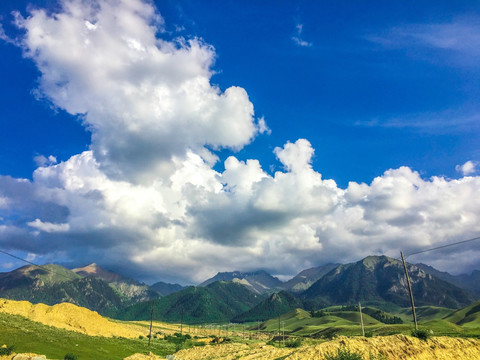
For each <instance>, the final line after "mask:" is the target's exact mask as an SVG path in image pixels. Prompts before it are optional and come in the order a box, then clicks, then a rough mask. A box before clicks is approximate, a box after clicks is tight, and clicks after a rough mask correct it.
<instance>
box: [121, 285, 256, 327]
mask: <svg viewBox="0 0 480 360" xmlns="http://www.w3.org/2000/svg"><path fill="white" fill-rule="evenodd" d="M262 299H263V297H262V296H260V295H257V294H254V293H253V292H251V291H250V290H248V289H247V288H246V287H245V286H243V285H239V284H236V283H233V282H223V281H218V282H215V283H212V284H210V285H208V286H205V287H195V286H190V287H188V288H186V289H183V290H181V291H178V292H175V293H173V294H170V295H168V296H165V297H163V298H161V299H156V300H154V301H153V304H154V307H153V318H154V319H155V320H162V321H170V322H180V321H181V320H182V318H183V322H184V323H192V324H194V323H195V324H199V323H218V322H228V321H230V319H232V318H233V317H235V316H237V315H238V314H240V313H243V312H245V311H247V310H248V309H250V308H251V307H253V306H255V305H256V304H258V302H259V301H261V300H262ZM151 307H152V302H151V301H149V302H142V303H138V304H135V305H133V306H130V307H128V308H127V309H125V310H124V311H123V310H122V311H120V312H119V313H118V314H117V316H116V317H118V318H119V319H122V320H147V319H150V314H151Z"/></svg>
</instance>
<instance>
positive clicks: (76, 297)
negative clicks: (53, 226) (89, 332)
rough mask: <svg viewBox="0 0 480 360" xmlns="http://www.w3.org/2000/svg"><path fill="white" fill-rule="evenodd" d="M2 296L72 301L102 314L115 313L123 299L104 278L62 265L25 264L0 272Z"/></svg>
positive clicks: (34, 299)
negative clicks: (39, 265)
mask: <svg viewBox="0 0 480 360" xmlns="http://www.w3.org/2000/svg"><path fill="white" fill-rule="evenodd" d="M0 297H2V298H5V299H11V300H27V301H30V302H33V303H44V304H47V305H55V304H59V303H61V302H69V303H72V304H75V305H78V306H83V307H86V308H88V309H90V310H95V311H98V312H99V313H100V314H102V315H112V314H113V313H115V312H116V311H117V310H118V309H119V308H120V307H121V306H122V300H121V296H120V294H118V293H117V292H116V291H115V290H114V289H113V288H112V287H110V286H109V285H108V284H107V283H106V282H105V281H103V280H100V279H96V278H93V277H86V278H82V277H81V276H79V275H77V274H76V273H74V272H72V271H70V270H68V269H65V268H63V267H61V266H59V265H44V266H42V267H41V268H39V267H37V266H30V265H29V266H24V267H22V268H19V269H16V270H14V271H11V272H9V273H2V274H0Z"/></svg>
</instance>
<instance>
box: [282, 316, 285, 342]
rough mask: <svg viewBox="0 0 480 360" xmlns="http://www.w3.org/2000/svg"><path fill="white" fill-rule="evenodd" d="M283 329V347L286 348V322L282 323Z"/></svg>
mask: <svg viewBox="0 0 480 360" xmlns="http://www.w3.org/2000/svg"><path fill="white" fill-rule="evenodd" d="M282 328H283V346H285V321H282Z"/></svg>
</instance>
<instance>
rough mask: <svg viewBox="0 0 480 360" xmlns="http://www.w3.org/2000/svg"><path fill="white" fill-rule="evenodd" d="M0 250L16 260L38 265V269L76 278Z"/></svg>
mask: <svg viewBox="0 0 480 360" xmlns="http://www.w3.org/2000/svg"><path fill="white" fill-rule="evenodd" d="M0 252H1V253H3V254H5V255H8V256H11V257H13V258H15V259H18V260H21V261H23V262H26V263H27V264H30V265H33V266H36V267H38V268H40V269H42V270H45V271H48V272H49V273H52V274H57V275H60V276H63V277H64V278H67V279H68V280H76V278H71V277H70V276H67V275H65V274H62V273H59V272H56V271H55V270H52V269H49V268H47V267H45V266H44V265H38V264H35V263H33V262H31V261H28V260H26V259H23V258H21V257H19V256H16V255H13V254H10V253H8V252H6V251H4V250H1V249H0Z"/></svg>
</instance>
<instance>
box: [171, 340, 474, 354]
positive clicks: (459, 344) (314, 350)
mask: <svg viewBox="0 0 480 360" xmlns="http://www.w3.org/2000/svg"><path fill="white" fill-rule="evenodd" d="M342 346H347V347H349V348H350V350H352V351H355V352H358V353H361V354H363V358H364V359H365V360H367V359H369V356H370V354H371V355H374V356H375V355H378V354H379V353H380V352H382V353H383V354H384V355H385V358H386V359H388V360H451V359H469V360H480V340H478V339H459V338H450V337H436V338H432V339H430V340H428V342H425V341H422V340H419V339H417V338H413V337H409V336H404V335H393V336H385V337H374V338H360V337H358V338H346V337H340V338H338V339H336V340H333V341H329V342H325V343H322V344H319V345H316V346H304V347H300V348H298V349H285V348H283V349H277V348H274V347H273V346H268V345H261V344H250V345H244V344H228V345H218V346H205V347H203V348H193V349H188V350H181V351H179V352H178V353H176V354H175V359H178V360H194V359H195V360H202V359H209V360H216V359H218V360H220V359H222V360H233V359H265V360H273V359H277V358H279V357H282V359H285V360H310V359H311V360H314V359H315V360H317V359H318V360H324V359H325V357H324V355H325V354H327V353H336V351H337V349H338V348H339V347H342Z"/></svg>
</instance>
